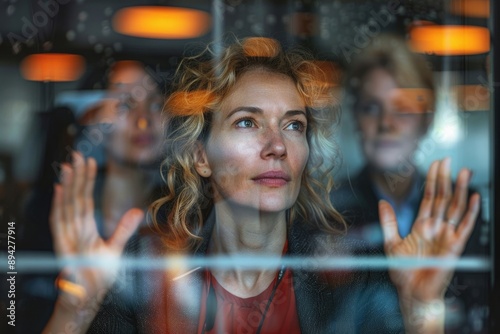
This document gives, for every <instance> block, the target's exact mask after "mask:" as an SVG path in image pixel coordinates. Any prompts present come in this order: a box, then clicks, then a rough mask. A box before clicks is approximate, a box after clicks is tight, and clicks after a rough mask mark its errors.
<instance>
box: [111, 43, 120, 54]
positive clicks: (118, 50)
mask: <svg viewBox="0 0 500 334" xmlns="http://www.w3.org/2000/svg"><path fill="white" fill-rule="evenodd" d="M113 48H114V49H115V51H117V52H120V51H121V50H122V43H118V42H116V43H114V44H113Z"/></svg>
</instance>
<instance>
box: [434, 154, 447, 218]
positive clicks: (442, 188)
mask: <svg viewBox="0 0 500 334" xmlns="http://www.w3.org/2000/svg"><path fill="white" fill-rule="evenodd" d="M450 164H451V159H450V158H445V159H443V160H442V161H441V164H440V165H439V170H438V178H437V185H436V197H435V199H434V205H433V207H432V217H434V218H436V219H438V221H441V220H442V219H443V218H444V214H445V213H446V209H447V208H448V204H449V202H450V198H451V177H450Z"/></svg>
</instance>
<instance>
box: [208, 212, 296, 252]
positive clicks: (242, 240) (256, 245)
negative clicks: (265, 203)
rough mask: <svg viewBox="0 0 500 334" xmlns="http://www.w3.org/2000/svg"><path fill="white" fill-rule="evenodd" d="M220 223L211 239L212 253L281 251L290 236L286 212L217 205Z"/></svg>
mask: <svg viewBox="0 0 500 334" xmlns="http://www.w3.org/2000/svg"><path fill="white" fill-rule="evenodd" d="M215 219H216V224H215V227H214V230H213V232H212V238H211V240H210V252H211V253H212V254H240V253H244V254H266V255H279V254H281V253H282V251H283V246H284V245H285V240H286V230H287V227H286V212H285V211H283V212H280V213H263V212H259V211H257V210H253V209H247V208H241V207H235V206H230V205H228V204H216V205H215Z"/></svg>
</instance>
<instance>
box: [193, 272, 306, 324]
mask: <svg viewBox="0 0 500 334" xmlns="http://www.w3.org/2000/svg"><path fill="white" fill-rule="evenodd" d="M277 279H278V278H277V277H275V278H274V280H273V282H271V284H270V285H269V287H268V288H267V289H266V290H264V291H263V292H262V293H260V294H258V295H257V296H254V297H250V298H240V297H237V296H235V295H233V294H231V293H230V292H228V291H227V290H226V289H224V288H223V287H222V286H221V285H220V284H219V282H217V280H216V279H215V277H214V276H213V275H212V274H211V273H210V271H208V270H207V271H206V272H205V282H204V284H203V293H202V298H201V312H200V319H199V321H198V333H206V334H219V333H224V334H225V333H241V334H247V333H256V331H257V328H258V327H259V324H260V322H261V320H262V317H263V315H264V313H265V319H264V322H263V325H262V329H261V331H260V333H261V334H264V333H265V334H279V333H287V334H288V333H290V334H300V326H299V319H298V315H297V308H296V304H295V293H294V290H293V276H292V271H291V270H289V269H286V270H285V273H284V275H283V278H282V280H281V282H280V283H279V285H278V286H277V288H276V292H275V294H274V297H273V299H272V301H271V304H270V305H269V308H268V310H267V312H265V309H266V306H267V304H268V302H269V298H270V296H271V293H272V291H273V289H274V287H275V285H276V282H277ZM210 285H212V286H213V289H214V291H215V296H216V300H217V311H216V315H215V322H214V327H213V328H212V329H211V330H210V331H205V332H204V331H203V327H204V325H205V318H206V308H207V307H206V306H207V298H208V293H209V290H210ZM209 322H210V321H209V319H207V323H209Z"/></svg>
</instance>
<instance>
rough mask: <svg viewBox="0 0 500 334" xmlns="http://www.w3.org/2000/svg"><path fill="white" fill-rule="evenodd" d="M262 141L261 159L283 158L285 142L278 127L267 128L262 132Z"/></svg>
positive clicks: (285, 150) (285, 152) (285, 154)
mask: <svg viewBox="0 0 500 334" xmlns="http://www.w3.org/2000/svg"><path fill="white" fill-rule="evenodd" d="M263 142H264V146H263V148H262V152H261V156H262V158H263V159H268V158H274V159H283V158H285V157H286V156H287V149H286V144H285V141H284V138H283V134H282V133H281V131H280V130H279V129H267V130H266V131H265V132H264V133H263Z"/></svg>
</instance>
